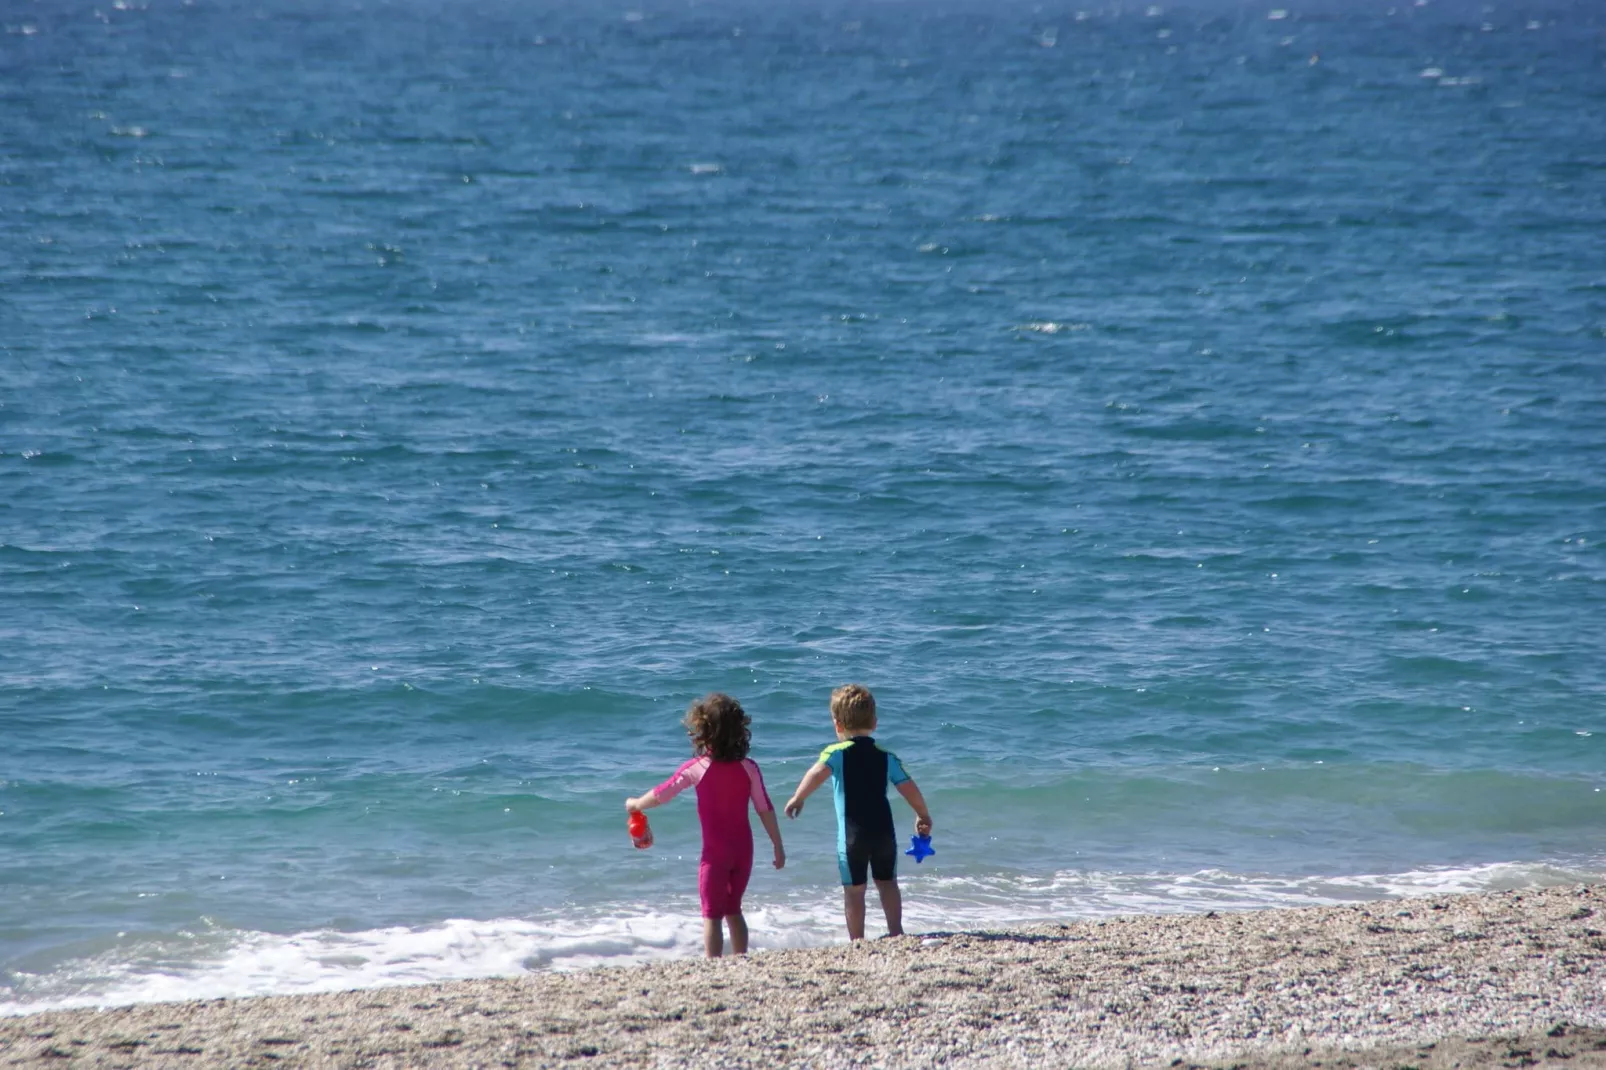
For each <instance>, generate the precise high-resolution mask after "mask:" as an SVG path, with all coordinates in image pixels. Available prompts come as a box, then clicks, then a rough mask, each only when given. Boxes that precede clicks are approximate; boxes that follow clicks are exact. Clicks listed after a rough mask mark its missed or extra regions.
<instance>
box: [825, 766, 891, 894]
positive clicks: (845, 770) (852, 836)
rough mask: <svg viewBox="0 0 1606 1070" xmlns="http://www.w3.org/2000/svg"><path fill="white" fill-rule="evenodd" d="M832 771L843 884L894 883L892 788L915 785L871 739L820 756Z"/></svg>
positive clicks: (837, 846)
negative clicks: (889, 799) (907, 783)
mask: <svg viewBox="0 0 1606 1070" xmlns="http://www.w3.org/2000/svg"><path fill="white" fill-rule="evenodd" d="M820 764H822V765H826V766H829V767H830V769H831V786H832V788H833V789H834V790H833V792H832V794H834V795H835V796H836V861H837V868H838V869H839V870H841V872H842V883H843V884H850V885H851V884H863V883H864V882H865V876H866V873H867V872H868V874H869V875H871V876H874V877H875V879H876V880H878V881H889V880H892V879H893V877H895V876H896V875H897V865H898V835H897V831H896V830H895V829H894V828H893V825H892V807H891V806H890V805H888V803H887V785H888V784H902V783H903V782H904V781H906V780H908V779H909V774H908V773H906V772H904V771H903V763H902V762H900V761H898V756H897V755H896V754H893V753H892V752H891V751H889V750H884V749H882V748H881V747H880V746H879V745H878V744H877V743H876V741H875V740H873V739H871V738H870V737H869V736H854V737H853V738H852V739H849V740H844V741H843V742H841V743H833V744H832V745H831V746H829V747H827V748H825V749H824V750H823V751H821V752H820Z"/></svg>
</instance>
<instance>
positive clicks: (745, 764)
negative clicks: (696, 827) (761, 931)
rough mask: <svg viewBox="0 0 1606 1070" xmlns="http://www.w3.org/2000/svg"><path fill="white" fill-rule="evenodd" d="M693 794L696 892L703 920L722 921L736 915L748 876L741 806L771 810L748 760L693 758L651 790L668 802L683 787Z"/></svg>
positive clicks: (749, 834)
mask: <svg viewBox="0 0 1606 1070" xmlns="http://www.w3.org/2000/svg"><path fill="white" fill-rule="evenodd" d="M691 787H695V788H696V789H697V820H698V821H700V822H701V823H702V826H703V860H702V864H701V865H699V866H698V867H697V893H698V895H700V896H701V897H702V900H703V917H705V918H724V917H729V916H730V915H732V914H740V913H741V912H742V893H743V892H745V891H747V878H748V877H750V876H751V875H752V873H753V828H752V826H751V825H749V824H748V822H747V803H748V800H752V803H753V809H755V810H757V811H758V812H759V813H761V814H763V813H769V812H770V811H772V810H774V809H775V807H774V806H773V805H772V804H771V803H770V797H769V794H768V793H767V792H765V790H764V777H763V775H762V774H761V773H759V771H758V763H757V762H755V761H753V760H752V759H751V758H743V759H742V760H741V761H739V762H716V761H714V760H712V759H711V758H707V757H700V758H693V759H692V760H691V761H689V762H687V763H686V764H685V765H683V766H681V767H680V768H679V769H676V770H675V772H674V775H673V776H671V777H670V778H669V779H668V780H666V781H664V782H663V783H662V784H659V785H658V786H657V787H656V788H653V789H652V793H653V794H654V795H656V796H658V801H659V802H668V801H669V800H670V799H673V798H674V797H675V796H676V795H679V794H680V793H681V792H683V791H685V790H686V789H687V788H691Z"/></svg>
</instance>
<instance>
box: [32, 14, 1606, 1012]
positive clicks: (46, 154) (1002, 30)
mask: <svg viewBox="0 0 1606 1070" xmlns="http://www.w3.org/2000/svg"><path fill="white" fill-rule="evenodd" d="M575 7H581V8H586V9H587V10H582V11H576V10H573V8H575ZM0 24H3V28H4V31H5V32H4V35H3V36H0V1011H6V1012H12V1013H15V1012H18V1011H26V1010H30V1009H38V1008H42V1007H50V1006H62V1005H73V1004H85V1003H89V1004H93V1003H116V1002H127V1001H133V1000H146V999H162V998H174V997H181V996H209V995H225V994H234V993H241V992H282V991H299V990H310V989H317V988H333V987H349V986H352V985H367V984H383V983H392V982H397V981H408V980H426V979H433V978H439V977H451V976H469V975H477V974H494V973H516V972H519V971H522V970H527V969H543V968H551V967H559V968H561V967H566V966H574V965H584V964H587V963H593V962H617V961H629V960H633V959H639V958H644V957H652V956H661V955H677V954H691V953H695V952H696V951H697V949H698V947H699V929H698V922H697V919H696V906H695V903H696V900H695V858H696V850H697V844H696V832H695V817H694V813H693V808H692V807H691V806H689V805H685V804H676V805H674V806H671V807H670V808H668V809H666V810H663V811H660V812H658V813H656V814H655V815H654V827H655V831H656V833H657V838H658V845H657V846H656V847H655V848H654V849H653V850H651V851H647V852H635V851H632V850H631V849H630V848H629V844H628V840H627V838H626V836H625V832H624V827H623V826H624V822H623V812H622V810H621V806H620V804H621V801H622V799H623V797H624V796H625V795H626V794H627V793H634V792H639V791H641V790H643V789H644V788H646V787H648V786H650V785H651V784H652V783H655V782H656V781H657V780H658V779H660V778H662V776H664V775H665V774H666V773H667V772H668V771H669V770H671V769H672V768H673V767H674V765H675V764H676V763H678V762H679V761H680V760H682V759H683V757H684V756H685V755H686V753H687V751H686V743H685V739H684V736H683V734H682V732H681V731H680V729H679V727H678V718H679V715H680V713H681V712H682V711H683V710H684V708H685V706H686V705H687V704H688V703H689V702H690V701H691V700H692V699H694V698H696V697H697V696H698V695H700V694H702V693H704V692H707V691H709V690H714V689H721V690H727V691H729V692H731V693H732V694H734V695H736V696H737V697H738V698H740V699H741V700H742V701H743V703H744V704H745V705H746V706H747V708H748V709H749V711H750V712H751V713H752V715H753V717H754V757H755V758H756V759H757V760H758V761H759V762H760V763H761V765H762V767H763V769H764V771H765V773H766V775H767V776H768V778H769V783H770V787H771V791H772V793H774V794H776V795H777V796H778V797H784V796H785V794H786V793H787V792H788V791H789V790H790V788H791V786H792V785H793V784H795V782H796V780H797V778H798V777H799V776H800V775H801V774H802V773H803V771H804V770H805V769H806V768H807V767H808V765H809V764H810V762H811V760H812V757H813V755H814V754H816V753H817V752H818V749H819V748H820V747H821V746H822V745H824V744H825V743H828V742H830V741H831V739H832V736H831V733H830V730H829V722H828V717H827V713H826V700H827V696H828V694H829V691H830V689H831V688H832V687H834V686H835V685H838V684H841V683H844V682H847V681H850V680H857V681H862V682H864V683H866V684H868V685H869V686H871V687H872V688H873V689H874V690H875V692H876V694H877V696H878V698H879V700H880V704H881V711H882V725H881V730H880V738H881V739H882V740H883V741H884V742H885V743H887V745H889V746H891V747H892V748H894V749H895V750H897V751H898V752H899V753H900V755H901V756H902V757H903V759H904V761H905V763H906V764H907V766H908V768H909V770H910V771H911V772H912V773H913V774H914V776H915V777H916V779H917V780H918V781H919V783H920V785H921V786H922V788H923V789H924V791H925V793H926V794H927V796H928V798H929V799H930V801H931V805H932V808H933V814H934V817H935V819H936V836H935V845H936V847H937V849H938V852H939V853H938V855H937V856H936V857H935V858H934V859H932V860H930V861H928V862H926V863H924V864H922V865H921V866H920V867H918V868H916V867H913V866H906V867H905V870H904V876H905V883H906V899H907V902H908V911H909V916H910V922H911V925H912V926H913V927H915V928H922V927H925V928H954V927H961V926H970V925H993V924H1004V923H1009V922H1019V921H1027V920H1033V919H1040V918H1050V917H1052V918H1065V917H1082V916H1091V915H1097V914H1106V913H1114V912H1128V911H1134V910H1195V909H1211V908H1226V909H1232V908H1244V907H1253V906H1260V905H1276V904H1296V903H1316V902H1331V901H1336V900H1343V899H1353V898H1375V897H1385V896H1393V895H1401V894H1409V893H1411V892H1415V891H1432V890H1441V889H1478V888H1490V887H1520V886H1530V885H1536V884H1547V883H1557V882H1562V881H1573V880H1596V879H1603V878H1606V793H1603V790H1602V789H1603V788H1606V659H1602V657H1601V652H1602V628H1603V625H1606V550H1603V547H1606V241H1602V236H1603V235H1606V52H1603V51H1602V49H1601V47H1600V42H1601V40H1602V35H1603V33H1606V16H1603V13H1602V12H1601V11H1600V10H1599V9H1598V8H1597V7H1595V6H1594V5H1592V4H1589V3H1583V2H1579V3H1575V4H1570V5H1569V4H1556V3H1550V4H1546V3H1543V2H1534V3H1513V2H1506V0H1497V2H1494V3H1490V4H1475V5H1474V4H1471V3H1448V2H1440V0H1434V2H1432V3H1429V4H1426V5H1420V4H1418V5H1415V6H1413V5H1412V4H1411V3H1410V0H1403V2H1399V3H1396V4H1393V5H1392V6H1391V5H1390V4H1388V3H1383V2H1371V0H1367V2H1360V0H1356V2H1354V3H1336V2H1335V3H1330V4H1328V5H1327V6H1325V7H1320V6H1313V5H1311V4H1306V3H1302V2H1294V3H1289V4H1286V5H1283V4H1280V3H1279V4H1278V5H1271V4H1250V5H1228V4H1225V3H1218V4H1215V5H1210V4H1198V5H1195V6H1192V7H1175V8H1173V7H1171V6H1164V7H1163V8H1160V7H1156V8H1148V7H1145V6H1142V5H1139V6H1136V7H1132V6H1122V7H1119V8H1117V7H1110V6H1090V7H1088V8H1086V10H1082V11H1078V10H1077V9H1076V7H1075V6H1074V5H1069V6H1067V5H1056V4H1045V5H1039V6H1031V5H1026V4H1024V3H1023V4H1018V5H1011V4H1009V3H1004V4H981V3H979V2H978V3H973V4H970V5H969V6H965V5H963V4H939V3H930V4H926V3H914V2H912V0H910V2H886V3H869V2H865V0H859V2H856V3H855V2H843V3H824V2H823V0H797V2H795V3H771V4H758V3H745V2H743V3H737V2H732V3H706V4H703V3H699V4H688V3H684V2H662V0H642V2H639V3H634V4H632V2H630V0H626V2H624V3H621V4H618V5H611V4H603V5H595V6H592V5H560V4H556V3H535V4H531V3H515V2H513V0H480V2H466V3H450V4H448V3H445V2H444V0H392V2H388V3H386V2H380V3H363V4H358V3H356V2H355V0H335V2H333V3H330V2H327V0H320V2H318V3H312V2H311V0H148V2H141V0H115V2H113V3H90V2H80V0H52V2H50V3H44V2H42V0H41V2H30V0H0ZM900 805H901V804H900ZM785 831H786V835H787V844H788V849H789V852H790V857H791V861H790V863H789V865H788V866H787V868H786V869H785V870H784V871H782V872H781V873H775V872H773V871H771V870H768V869H766V868H764V867H763V866H761V867H760V869H759V872H757V873H756V874H755V877H754V881H753V885H752V889H751V891H750V893H749V897H748V905H749V916H750V919H751V920H752V924H753V933H754V942H755V944H756V945H757V946H760V947H776V946H784V945H789V944H809V943H822V942H827V941H832V940H840V939H842V934H841V927H840V921H839V919H838V916H837V910H838V906H837V904H838V895H837V893H836V891H835V886H834V882H835V869H834V866H833V864H832V860H831V856H832V850H833V841H834V829H833V828H832V824H831V820H830V815H829V807H826V808H825V809H823V810H822V809H820V808H819V807H818V806H811V808H810V809H809V810H808V811H807V812H806V813H805V815H804V816H803V818H802V819H801V820H799V821H797V822H788V823H786V825H785ZM872 913H873V912H872ZM872 931H874V926H873V925H872Z"/></svg>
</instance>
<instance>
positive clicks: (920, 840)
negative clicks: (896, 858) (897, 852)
mask: <svg viewBox="0 0 1606 1070" xmlns="http://www.w3.org/2000/svg"><path fill="white" fill-rule="evenodd" d="M903 853H904V854H906V855H908V856H909V857H910V858H913V859H914V860H915V861H916V862H922V861H924V860H925V859H927V858H930V857H931V856H932V855H934V854H936V853H937V852H936V850H935V848H933V847H932V846H931V837H930V836H910V837H909V849H908V850H907V851H905V852H903Z"/></svg>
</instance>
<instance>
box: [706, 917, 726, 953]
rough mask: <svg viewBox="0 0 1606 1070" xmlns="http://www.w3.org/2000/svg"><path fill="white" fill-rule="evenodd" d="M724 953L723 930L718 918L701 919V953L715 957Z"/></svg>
mask: <svg viewBox="0 0 1606 1070" xmlns="http://www.w3.org/2000/svg"><path fill="white" fill-rule="evenodd" d="M724 953H725V932H724V930H723V929H721V928H720V927H719V919H718V918H704V919H703V954H705V955H707V956H708V957H709V958H711V959H717V958H719V957H720V956H721V955H723V954H724Z"/></svg>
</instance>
